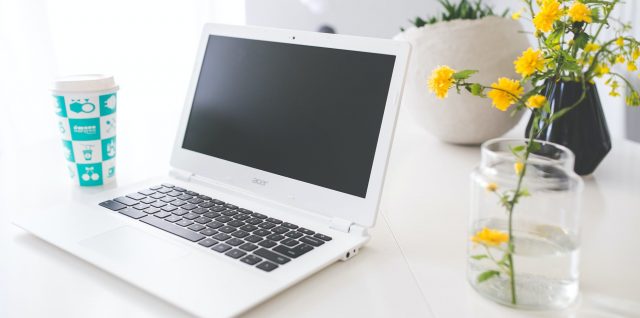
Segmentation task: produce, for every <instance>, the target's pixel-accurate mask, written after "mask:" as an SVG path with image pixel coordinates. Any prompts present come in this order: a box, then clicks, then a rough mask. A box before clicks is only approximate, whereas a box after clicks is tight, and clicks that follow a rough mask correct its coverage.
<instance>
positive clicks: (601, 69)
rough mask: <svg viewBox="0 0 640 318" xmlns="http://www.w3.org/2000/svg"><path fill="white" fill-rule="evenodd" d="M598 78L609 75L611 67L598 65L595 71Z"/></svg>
mask: <svg viewBox="0 0 640 318" xmlns="http://www.w3.org/2000/svg"><path fill="white" fill-rule="evenodd" d="M595 72H596V76H597V77H602V75H604V74H609V67H608V66H607V65H605V64H598V66H596V69H595Z"/></svg>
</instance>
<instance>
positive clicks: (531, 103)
mask: <svg viewBox="0 0 640 318" xmlns="http://www.w3.org/2000/svg"><path fill="white" fill-rule="evenodd" d="M546 102H547V98H546V97H544V96H542V95H533V96H531V97H529V99H527V107H529V108H540V107H542V106H544V104H545V103H546Z"/></svg>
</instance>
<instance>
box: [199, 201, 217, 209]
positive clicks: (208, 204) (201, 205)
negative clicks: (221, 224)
mask: <svg viewBox="0 0 640 318" xmlns="http://www.w3.org/2000/svg"><path fill="white" fill-rule="evenodd" d="M198 205H199V206H200V207H201V208H210V207H212V206H215V203H213V202H203V203H200V204H198Z"/></svg>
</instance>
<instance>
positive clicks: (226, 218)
mask: <svg viewBox="0 0 640 318" xmlns="http://www.w3.org/2000/svg"><path fill="white" fill-rule="evenodd" d="M232 220H233V219H232V218H230V217H228V216H226V215H223V216H219V217H217V218H216V221H218V222H222V223H227V222H229V221H232Z"/></svg>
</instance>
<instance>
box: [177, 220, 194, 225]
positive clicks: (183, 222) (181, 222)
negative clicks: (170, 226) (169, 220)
mask: <svg viewBox="0 0 640 318" xmlns="http://www.w3.org/2000/svg"><path fill="white" fill-rule="evenodd" d="M176 224H178V225H180V226H189V225H191V224H193V222H191V221H189V220H180V221H178V222H176Z"/></svg>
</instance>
